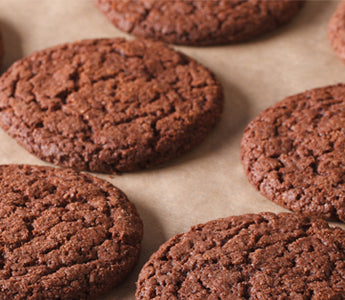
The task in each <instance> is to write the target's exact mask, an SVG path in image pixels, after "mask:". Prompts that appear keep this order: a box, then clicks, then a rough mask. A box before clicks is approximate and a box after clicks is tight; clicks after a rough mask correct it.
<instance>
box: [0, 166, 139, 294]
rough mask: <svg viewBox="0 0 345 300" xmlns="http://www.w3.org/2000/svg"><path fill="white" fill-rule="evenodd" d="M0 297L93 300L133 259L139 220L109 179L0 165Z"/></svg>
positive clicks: (120, 277)
mask: <svg viewBox="0 0 345 300" xmlns="http://www.w3.org/2000/svg"><path fill="white" fill-rule="evenodd" d="M0 192H1V199H0V232H1V239H0V299H16V300H18V299H95V296H96V295H99V294H103V293H104V292H106V291H108V290H109V289H111V288H112V287H114V286H115V285H117V284H118V283H120V282H121V281H122V280H123V279H124V278H125V277H126V275H127V274H128V273H129V272H130V270H131V269H132V267H133V266H134V264H135V263H136V261H137V258H138V255H139V251H140V242H141V239H142V231H143V228H142V222H141V220H140V218H139V216H138V214H137V212H136V209H135V207H134V205H133V204H131V203H130V202H129V201H128V200H127V198H126V196H125V195H124V194H123V193H122V192H121V191H120V190H119V189H117V188H116V187H114V186H112V185H111V184H110V183H108V182H106V181H104V180H100V179H98V178H96V177H94V176H91V175H88V174H82V173H77V172H75V171H73V170H71V169H63V170H62V169H54V168H49V167H39V166H29V165H1V166H0Z"/></svg>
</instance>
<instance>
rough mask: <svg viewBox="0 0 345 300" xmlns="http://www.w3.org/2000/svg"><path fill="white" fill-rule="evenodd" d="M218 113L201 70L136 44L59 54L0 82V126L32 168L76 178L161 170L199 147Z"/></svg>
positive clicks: (29, 62)
mask: <svg viewBox="0 0 345 300" xmlns="http://www.w3.org/2000/svg"><path fill="white" fill-rule="evenodd" d="M222 108H223V91H222V87H221V85H220V83H219V82H218V80H217V79H216V78H215V77H214V75H213V74H211V73H210V72H209V71H208V70H207V69H206V68H205V67H203V66H201V65H200V64H198V63H196V62H195V61H194V60H192V59H190V58H188V57H186V56H185V55H183V54H181V53H179V52H176V51H174V50H173V49H171V48H169V47H166V46H165V45H163V44H162V43H157V42H150V41H144V40H135V41H126V40H124V39H99V40H87V41H80V42H75V43H71V44H65V45H60V46H57V47H54V48H51V49H47V50H43V51H39V52H36V53H34V54H32V55H31V56H29V57H27V58H24V59H22V60H20V61H18V62H16V63H15V64H13V65H12V67H11V68H10V69H9V70H8V71H7V72H6V73H5V74H4V75H3V76H2V77H1V78H0V126H1V127H2V128H3V129H4V130H6V131H7V132H8V133H9V134H10V135H11V136H12V137H14V138H15V139H16V140H17V142H19V143H20V144H21V145H22V146H24V147H25V148H26V149H27V150H28V151H30V152H31V153H33V154H35V155H37V156H38V157H40V158H41V159H43V160H47V161H49V162H52V163H54V164H58V165H61V166H66V167H74V168H77V169H80V170H90V171H97V172H107V173H108V172H109V173H112V172H117V171H130V170H134V169H140V168H147V167H151V166H152V165H156V164H158V163H162V162H165V161H168V160H170V159H172V158H174V157H177V156H179V155H180V154H182V153H184V152H185V151H187V150H189V149H190V148H191V147H192V146H194V145H195V144H197V143H199V142H200V141H201V140H202V139H203V138H204V137H205V136H206V135H207V133H209V131H210V130H211V129H212V128H213V127H214V125H215V124H216V123H217V122H218V120H219V118H220V115H221V111H222Z"/></svg>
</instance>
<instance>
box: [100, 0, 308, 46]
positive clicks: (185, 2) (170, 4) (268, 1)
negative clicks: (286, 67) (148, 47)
mask: <svg viewBox="0 0 345 300" xmlns="http://www.w3.org/2000/svg"><path fill="white" fill-rule="evenodd" d="M95 2H96V3H97V5H98V7H99V8H100V9H101V11H102V12H103V13H104V14H105V15H106V16H107V18H108V19H109V20H110V21H111V22H112V23H113V24H114V25H115V26H117V27H118V28H120V29H121V30H123V31H126V32H129V33H131V34H134V35H136V36H139V37H146V38H153V39H157V40H162V41H165V42H168V43H175V44H182V45H217V44H227V43H235V42H241V41H245V40H248V39H251V38H255V37H257V36H259V35H261V34H263V33H266V32H268V31H271V30H273V29H275V28H277V27H279V26H281V25H282V24H285V23H287V22H288V21H290V20H291V19H292V18H293V17H294V16H295V15H296V14H297V12H298V11H299V10H300V8H301V7H302V5H303V3H304V0H294V1H291V0H275V1H272V0H259V1H251V0H249V1H248V0H245V1H243V0H203V1H200V0H173V1H156V0H122V1H117V0H95Z"/></svg>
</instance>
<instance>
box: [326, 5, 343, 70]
mask: <svg viewBox="0 0 345 300" xmlns="http://www.w3.org/2000/svg"><path fill="white" fill-rule="evenodd" d="M328 38H329V40H330V42H331V45H332V47H333V49H334V51H335V53H336V54H337V55H338V56H339V57H340V59H341V60H342V61H343V62H344V63H345V1H343V2H341V3H340V4H339V5H338V7H337V9H336V11H335V13H334V15H333V16H332V18H331V20H330V22H329V26H328Z"/></svg>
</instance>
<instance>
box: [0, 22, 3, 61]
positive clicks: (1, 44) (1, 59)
mask: <svg viewBox="0 0 345 300" xmlns="http://www.w3.org/2000/svg"><path fill="white" fill-rule="evenodd" d="M3 59H4V45H3V42H2V34H1V28H0V65H1V64H2V61H3Z"/></svg>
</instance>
